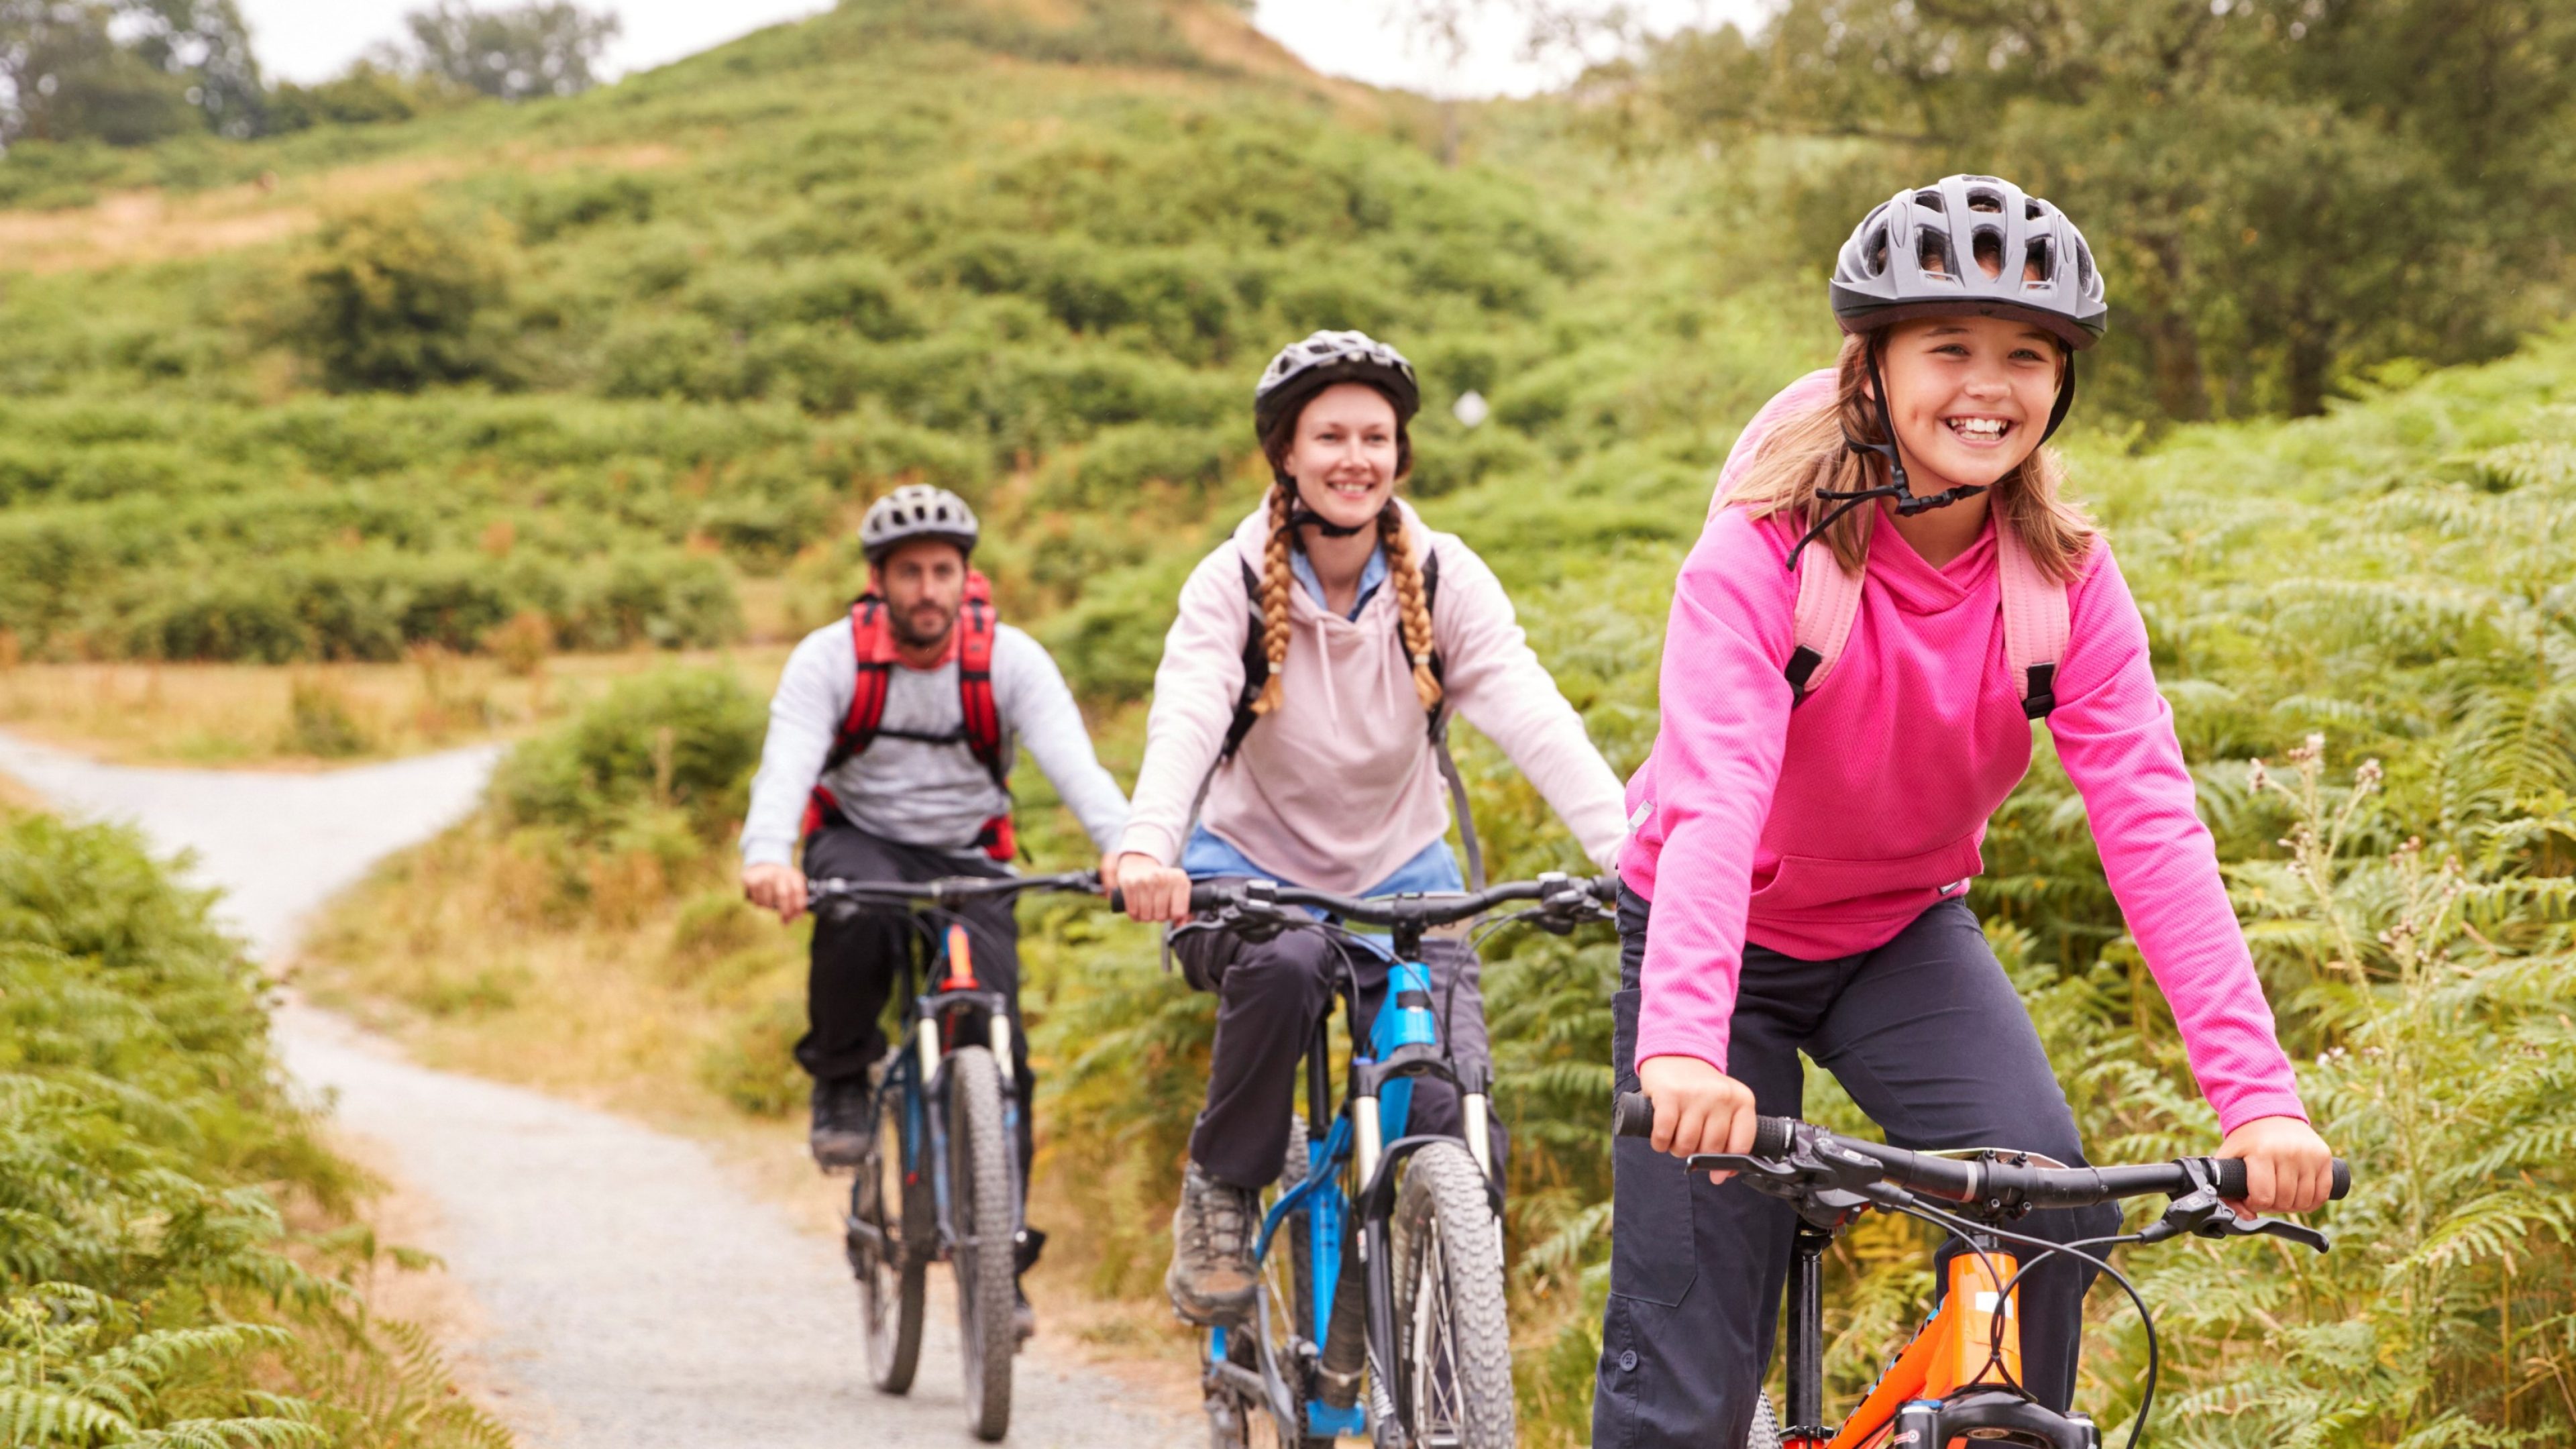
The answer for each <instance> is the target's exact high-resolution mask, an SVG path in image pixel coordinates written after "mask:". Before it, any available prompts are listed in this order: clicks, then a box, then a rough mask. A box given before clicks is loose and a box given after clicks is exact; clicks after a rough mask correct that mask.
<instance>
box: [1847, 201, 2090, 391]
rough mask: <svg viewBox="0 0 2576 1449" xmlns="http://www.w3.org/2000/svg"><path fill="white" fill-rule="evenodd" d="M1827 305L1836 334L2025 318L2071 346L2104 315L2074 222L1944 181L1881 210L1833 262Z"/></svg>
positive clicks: (2034, 205)
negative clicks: (1913, 322) (1943, 319)
mask: <svg viewBox="0 0 2576 1449" xmlns="http://www.w3.org/2000/svg"><path fill="white" fill-rule="evenodd" d="M1989 263H1991V264H1993V265H1994V266H1995V269H1996V270H1995V272H1994V274H1993V275H1991V276H1989V275H1988V274H1987V272H1986V266H1987V265H1988V264H1989ZM1833 299H1834V318H1835V320H1837V321H1839V322H1841V323H1842V326H1843V330H1844V331H1845V332H1868V331H1872V330H1875V329H1877V328H1880V327H1885V326H1887V325H1889V324H1890V323H1894V322H1902V321H1905V320H1907V319H1908V318H1913V317H1937V316H1958V315H1962V314H1965V315H1972V316H1980V315H1981V316H1988V317H1993V316H2006V315H2010V316H2026V317H2028V318H2030V319H2031V320H2032V321H2034V322H2036V323H2038V324H2039V325H2041V326H2043V327H2045V328H2047V329H2048V330H2049V331H2051V332H2053V333H2055V334H2056V335H2057V336H2058V338H2059V339H2060V340H2062V341H2064V342H2065V343H2066V345H2067V346H2068V347H2071V348H2083V347H2090V346H2092V345H2093V344H2094V342H2095V341H2096V340H2098V339H2099V338H2100V337H2101V335H2102V329H2103V326H2104V324H2105V321H2106V318H2107V316H2108V314H2109V311H2110V308H2109V306H2108V304H2106V303H2105V302H2104V301H2103V299H2102V272H2101V269H2100V268H2098V267H2096V266H2094V264H2093V249H2092V248H2091V247H2089V246H2086V245H2085V244H2084V234H2083V233H2082V232H2079V231H2077V230H2076V229H2075V223H2073V222H2071V221H2069V220H2067V219H2066V213H2064V212H2062V211H2059V210H2058V209H2057V208H2056V207H2054V206H2051V205H2049V204H2048V203H2047V202H2045V201H2042V200H2040V199H2039V198H2038V197H2036V196H2031V195H2028V194H2026V193H2025V192H2023V190H2022V189H2021V188H2020V187H2018V186H2015V185H2013V184H2012V183H2011V182H2009V181H2005V180H2002V179H2000V178H1998V177H1993V176H1945V177H1943V178H1941V179H1940V180H1939V181H1936V182H1934V183H1933V184H1931V185H1930V186H1924V187H1918V188H1913V189H1909V190H1905V191H1900V192H1898V193H1896V195H1894V196H1892V197H1890V198H1888V199H1887V200H1886V201H1884V202H1881V203H1880V204H1879V205H1878V206H1877V207H1876V208H1875V209H1873V210H1872V211H1871V212H1870V214H1869V215H1868V216H1866V217H1863V218H1862V219H1861V224H1860V227H1859V229H1857V230H1855V231H1854V232H1853V233H1852V234H1851V240H1849V241H1847V242H1844V243H1843V250H1842V255H1841V256H1839V257H1837V258H1836V259H1835V261H1834V282H1833Z"/></svg>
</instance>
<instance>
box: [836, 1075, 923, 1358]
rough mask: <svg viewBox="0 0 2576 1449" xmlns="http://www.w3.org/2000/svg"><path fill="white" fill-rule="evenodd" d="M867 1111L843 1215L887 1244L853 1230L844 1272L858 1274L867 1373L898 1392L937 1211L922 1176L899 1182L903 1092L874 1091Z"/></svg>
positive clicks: (915, 1343) (917, 1320)
mask: <svg viewBox="0 0 2576 1449" xmlns="http://www.w3.org/2000/svg"><path fill="white" fill-rule="evenodd" d="M874 1113H875V1121H874V1126H875V1131H874V1133H873V1134H872V1135H871V1137H870V1139H869V1144H868V1155H867V1158H866V1160H864V1161H863V1162H861V1163H860V1164H859V1171H858V1179H857V1181H856V1182H854V1183H853V1184H852V1185H851V1188H850V1216H851V1217H852V1218H854V1219H857V1220H858V1221H859V1222H863V1223H866V1224H868V1225H869V1226H871V1227H873V1228H875V1229H876V1230H877V1232H878V1234H879V1238H878V1241H879V1242H882V1243H884V1244H885V1245H886V1250H884V1251H880V1250H879V1249H878V1248H877V1247H876V1246H875V1245H873V1244H870V1243H868V1242H867V1241H865V1240H864V1239H862V1238H861V1237H859V1236H858V1235H857V1234H855V1233H854V1234H852V1235H851V1237H850V1241H849V1255H850V1271H851V1272H852V1273H853V1274H854V1275H856V1277H857V1278H858V1283H859V1318H860V1322H861V1324H862V1325H863V1326H864V1327H865V1328H866V1330H867V1345H868V1350H867V1351H868V1380H869V1382H871V1383H873V1384H875V1385H876V1386H877V1389H878V1391H879V1392H881V1393H888V1394H900V1393H906V1392H909V1391H910V1390H911V1388H912V1379H913V1374H914V1373H915V1372H916V1371H917V1370H918V1369H919V1368H920V1366H921V1325H922V1317H923V1311H924V1305H925V1303H926V1300H927V1299H928V1297H929V1290H930V1253H929V1251H928V1247H927V1244H928V1241H929V1239H930V1238H931V1236H932V1235H933V1234H934V1233H935V1232H936V1231H937V1227H936V1213H935V1210H934V1208H933V1204H932V1197H931V1189H930V1182H929V1177H928V1175H927V1174H918V1175H916V1178H915V1180H914V1181H912V1182H910V1183H906V1182H905V1181H904V1172H903V1114H904V1097H903V1094H902V1093H901V1092H899V1091H893V1090H885V1091H880V1092H878V1093H877V1101H876V1103H875V1104H874Z"/></svg>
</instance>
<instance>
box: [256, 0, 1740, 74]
mask: <svg viewBox="0 0 2576 1449" xmlns="http://www.w3.org/2000/svg"><path fill="white" fill-rule="evenodd" d="M419 3H420V0H241V9H242V14H243V17H244V18H245V19H247V20H248V21H249V22H250V28H251V42H252V45H253V46H254V48H255V49H256V51H257V53H258V55H259V60H260V65H261V66H262V67H263V69H264V70H265V71H266V73H267V75H268V76H269V78H270V79H272V80H291V81H306V82H311V81H317V80H325V79H328V78H329V77H331V76H333V75H336V74H338V73H339V72H340V70H341V69H342V68H343V67H345V66H347V65H348V64H349V62H350V61H352V60H354V59H356V58H357V56H358V54H359V52H361V51H363V50H365V49H366V48H367V47H369V46H370V45H373V44H375V43H376V42H377V41H380V40H388V39H391V38H392V37H393V35H394V34H395V32H396V31H397V30H398V29H399V28H400V25H401V22H402V16H403V12H405V11H407V10H410V9H413V8H415V6H417V5H418V4H419ZM588 3H590V4H591V5H592V6H593V7H594V8H599V9H606V10H613V11H615V12H616V13H617V16H618V18H619V19H621V20H623V21H624V22H625V30H624V33H623V34H621V35H620V36H619V37H618V38H617V40H616V42H615V43H614V44H612V45H611V46H610V47H609V52H608V56H607V66H606V69H607V73H608V74H610V75H617V74H621V73H623V72H625V71H630V70H650V69H651V68H653V67H654V66H657V65H662V64H665V63H667V62H670V61H674V60H677V59H679V58H680V57H682V56H684V55H690V54H694V53H695V52H697V51H701V50H705V49H706V48H708V47H709V46H712V45H717V44H720V43H722V42H724V41H727V40H731V39H733V38H734V37H735V36H738V35H742V34H745V33H747V32H749V31H753V30H757V29H759V28H760V27H762V26H764V25H774V24H776V23H778V22H779V21H782V20H792V19H795V18H797V17H799V16H803V15H811V14H813V13H815V12H816V11H819V10H823V9H827V8H829V6H828V3H827V0H720V3H716V0H609V3H606V4H602V3H600V0H588ZM920 3H923V4H941V3H945V0H920ZM1573 3H1574V5H1575V7H1576V8H1580V9H1587V10H1592V11H1605V10H1608V9H1610V8H1611V3H1610V0H1573ZM1388 8H1389V3H1388V0H1259V5H1258V7H1257V8H1256V10H1255V11H1254V23H1256V24H1258V25H1259V26H1260V27H1261V28H1262V29H1263V30H1266V31H1268V32H1269V33H1270V34H1272V35H1274V36H1276V37H1278V39H1279V40H1280V41H1281V43H1283V44H1285V45H1286V46H1287V47H1288V48H1289V49H1291V50H1293V51H1295V52H1297V54H1299V55H1300V56H1302V57H1304V58H1305V60H1306V63H1307V64H1309V65H1312V66H1314V67H1315V68H1316V69H1318V70H1321V71H1325V72H1328V73H1330V74H1334V75H1345V76H1350V77H1353V78H1354V79H1358V80H1364V81H1369V82H1371V83H1373V84H1377V85H1393V86H1404V87H1407V88H1409V89H1413V90H1423V91H1430V92H1433V93H1435V94H1447V95H1527V94H1530V93H1531V92H1534V91H1541V90H1546V89H1548V88H1550V87H1551V86H1555V85H1559V84H1562V83H1564V82H1565V81H1566V80H1568V79H1571V78H1572V76H1573V73H1574V71H1575V70H1576V69H1578V68H1579V65H1580V62H1579V60H1577V59H1576V58H1574V57H1570V56H1563V55H1559V56H1555V57H1552V58H1550V60H1548V61H1547V62H1546V63H1543V64H1533V63H1531V62H1529V61H1526V60H1523V59H1522V58H1521V55H1520V51H1521V42H1522V39H1523V37H1524V36H1525V35H1526V33H1527V27H1526V25H1525V23H1524V22H1523V21H1522V20H1521V19H1520V18H1519V17H1518V14H1517V12H1516V10H1515V7H1514V6H1513V5H1512V4H1510V3H1509V0H1495V3H1490V4H1488V5H1487V6H1486V7H1485V9H1486V11H1487V12H1488V13H1487V14H1486V15H1485V16H1484V17H1483V18H1482V19H1481V20H1480V21H1479V22H1478V24H1477V28H1476V30H1475V32H1474V34H1473V35H1472V37H1471V41H1472V47H1471V49H1470V51H1469V53H1468V55H1467V57H1466V59H1465V61H1464V62H1463V63H1462V64H1461V65H1460V66H1459V68H1458V71H1457V73H1456V74H1455V75H1454V76H1453V75H1449V74H1445V73H1444V69H1443V67H1442V65H1441V64H1440V63H1439V62H1438V60H1437V59H1436V58H1434V57H1432V56H1430V55H1427V54H1422V53H1419V52H1417V51H1415V50H1414V49H1412V48H1411V47H1410V46H1409V45H1408V43H1407V39H1406V36H1405V33H1404V31H1403V30H1402V29H1401V28H1400V27H1398V26H1396V25H1394V24H1392V23H1391V22H1389V21H1388V19H1387V11H1388ZM1625 8H1626V9H1627V11H1628V12H1629V13H1630V14H1631V15H1634V16H1636V17H1638V18H1639V19H1640V20H1641V21H1643V22H1644V23H1645V24H1646V25H1647V26H1648V27H1650V28H1652V29H1655V30H1658V31H1669V30H1672V29H1674V28H1676V27H1679V26H1683V25H1694V24H1699V25H1714V24H1716V23H1718V22H1720V21H1723V20H1736V21H1739V22H1743V21H1748V20H1751V19H1753V18H1755V17H1758V16H1759V15H1760V14H1762V13H1763V12H1764V11H1766V10H1767V9H1768V8H1769V7H1768V5H1767V4H1766V3H1765V0H1626V5H1625Z"/></svg>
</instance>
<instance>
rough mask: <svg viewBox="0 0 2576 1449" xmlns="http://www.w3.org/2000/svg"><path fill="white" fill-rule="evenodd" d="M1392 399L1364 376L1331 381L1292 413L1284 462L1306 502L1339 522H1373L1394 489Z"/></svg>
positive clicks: (1339, 524)
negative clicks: (1292, 437)
mask: <svg viewBox="0 0 2576 1449" xmlns="http://www.w3.org/2000/svg"><path fill="white" fill-rule="evenodd" d="M1396 457H1397V448H1396V426H1395V404H1393V403H1391V402H1388V401H1387V399H1386V394H1384V393H1382V392H1379V391H1378V390H1377V389H1376V388H1373V387H1371V386H1369V385H1368V384H1366V383H1363V382H1343V383H1335V384H1334V385H1333V386H1331V387H1328V388H1326V389H1324V390H1323V391H1322V392H1319V393H1317V394H1315V396H1314V397H1313V398H1312V399H1311V400H1309V401H1308V402H1307V404H1306V410H1305V411H1304V412H1303V413H1301V414H1299V415H1298V418H1297V439H1296V441H1295V442H1294V443H1292V444H1290V445H1289V449H1288V458H1287V462H1286V465H1285V466H1286V468H1287V471H1288V476H1289V477H1291V478H1294V479H1296V480H1297V493H1298V496H1299V497H1301V498H1303V499H1304V500H1305V502H1306V506H1307V507H1308V508H1311V509H1313V510H1314V511H1316V512H1317V513H1320V514H1322V515H1323V516H1324V518H1325V519H1326V520H1327V521H1328V522H1331V523H1332V524H1334V525H1335V526H1336V527H1341V528H1362V527H1366V526H1367V525H1369V524H1371V523H1373V522H1375V521H1376V520H1377V515H1378V512H1379V510H1381V509H1383V508H1385V507H1386V500H1387V497H1388V495H1390V494H1392V493H1393V492H1394V491H1395V465H1396Z"/></svg>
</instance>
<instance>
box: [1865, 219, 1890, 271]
mask: <svg viewBox="0 0 2576 1449" xmlns="http://www.w3.org/2000/svg"><path fill="white" fill-rule="evenodd" d="M1868 251H1869V274H1870V275H1871V276H1873V277H1875V276H1879V275H1882V274H1883V273H1885V272H1886V271H1887V228H1886V227H1883V226H1882V227H1880V228H1879V229H1878V230H1876V231H1874V232H1871V233H1870V234H1869V247H1868Z"/></svg>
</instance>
